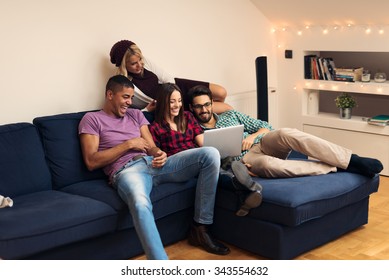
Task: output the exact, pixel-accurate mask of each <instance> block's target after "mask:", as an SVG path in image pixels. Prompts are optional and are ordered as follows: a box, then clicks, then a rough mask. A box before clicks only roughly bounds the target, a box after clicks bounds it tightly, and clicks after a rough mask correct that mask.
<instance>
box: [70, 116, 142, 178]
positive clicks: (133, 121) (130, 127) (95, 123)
mask: <svg viewBox="0 0 389 280" xmlns="http://www.w3.org/2000/svg"><path fill="white" fill-rule="evenodd" d="M148 124H149V122H148V121H147V119H146V118H145V116H144V115H143V113H142V112H141V111H140V110H138V109H127V112H126V114H125V115H124V117H113V116H110V115H108V114H107V113H105V112H104V111H103V110H101V111H98V112H89V113H86V114H85V116H84V117H83V118H82V120H81V122H80V124H79V126H78V133H79V134H92V135H96V136H98V137H99V151H103V150H106V149H109V148H112V147H114V146H116V145H119V144H121V143H123V142H124V141H127V140H129V139H132V138H137V137H140V136H141V134H140V128H141V127H142V126H143V125H148ZM137 155H146V154H145V153H142V152H140V151H135V150H128V151H127V152H126V153H125V154H123V155H122V156H121V157H120V158H118V159H117V160H116V161H114V162H113V163H111V164H109V165H107V166H105V167H104V168H103V170H104V173H105V174H107V175H108V176H109V177H110V178H111V179H112V176H113V175H114V174H115V173H116V172H117V171H118V170H119V169H120V168H122V167H123V166H124V165H125V164H126V163H127V162H128V161H130V160H131V159H132V158H133V157H135V156H137Z"/></svg>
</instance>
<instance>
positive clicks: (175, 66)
mask: <svg viewBox="0 0 389 280" xmlns="http://www.w3.org/2000/svg"><path fill="white" fill-rule="evenodd" d="M269 30H270V24H269V22H268V20H267V19H266V18H265V17H264V16H263V15H262V14H261V12H260V11H258V9H257V8H255V6H254V5H253V4H252V2H250V1H249V0H212V1H209V0H186V1H183V0H165V1H160V0H141V1H139V0H137V1H133V0H99V1H92V0H85V1H77V0H68V1H55V0H52V1H50V0H35V1H29V0H13V1H7V2H6V3H5V1H2V3H1V8H0V37H1V44H0V100H1V103H0V112H1V113H0V124H4V123H9V122H19V121H27V122H31V121H32V119H33V118H34V117H36V116H43V115H50V114H57V113H64V112H75V111H82V110H89V109H96V108H99V107H100V106H101V104H102V101H103V96H104V87H105V83H106V80H107V79H108V78H109V77H110V76H111V75H113V74H114V73H115V68H114V66H113V65H112V64H110V62H109V51H110V48H111V46H112V45H113V44H114V43H115V42H117V41H119V40H122V39H129V40H132V41H134V42H136V43H137V44H138V45H139V46H140V48H141V49H142V51H143V53H144V54H145V55H146V56H147V57H149V58H150V59H152V60H153V61H154V62H156V63H157V64H159V65H160V66H161V67H163V68H165V70H167V71H169V72H171V73H172V74H174V75H176V76H178V77H185V78H193V79H202V80H207V81H211V82H214V83H218V84H222V85H223V86H225V87H226V88H227V90H228V92H229V94H230V95H231V96H232V95H234V94H237V93H240V92H248V91H254V90H255V88H256V84H255V65H254V61H255V58H256V57H257V56H260V55H267V56H269V57H271V58H272V59H270V62H269V71H270V72H269V76H270V77H269V83H270V84H272V85H275V83H276V75H275V73H276V53H275V38H274V37H273V36H271V35H270V34H269Z"/></svg>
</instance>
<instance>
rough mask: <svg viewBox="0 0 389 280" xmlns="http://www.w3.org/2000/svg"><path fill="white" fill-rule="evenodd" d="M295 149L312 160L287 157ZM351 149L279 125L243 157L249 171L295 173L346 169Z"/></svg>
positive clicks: (271, 174)
mask: <svg viewBox="0 0 389 280" xmlns="http://www.w3.org/2000/svg"><path fill="white" fill-rule="evenodd" d="M292 150H295V151H297V152H300V153H303V154H305V155H307V156H309V157H310V158H314V159H315V160H313V161H304V160H286V158H287V157H288V155H289V153H290V152H291V151H292ZM351 154H352V152H351V150H349V149H346V148H343V147H341V146H339V145H336V144H333V143H331V142H329V141H326V140H324V139H321V138H319V137H316V136H313V135H311V134H308V133H305V132H302V131H300V130H297V129H293V128H281V129H278V130H274V131H271V132H269V133H267V134H266V135H265V136H264V137H263V138H262V140H261V142H260V143H258V144H255V145H253V146H252V147H251V149H250V150H249V152H248V153H247V154H246V155H245V156H244V157H243V159H242V161H243V162H244V163H248V164H250V165H251V166H252V167H251V168H250V171H251V172H253V173H254V174H256V175H258V176H260V177H264V178H282V177H297V176H306V175H319V174H327V173H329V172H336V171H337V168H342V169H346V168H347V166H348V164H349V162H350V158H351Z"/></svg>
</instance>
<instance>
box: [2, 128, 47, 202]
mask: <svg viewBox="0 0 389 280" xmlns="http://www.w3.org/2000/svg"><path fill="white" fill-rule="evenodd" d="M0 180H1V183H0V194H1V195H3V196H9V197H11V198H14V197H15V196H18V195H22V194H28V193H32V192H37V191H43V190H49V189H51V177H50V173H49V169H48V167H47V164H46V161H45V155H44V153H43V149H42V143H41V141H40V138H39V134H38V132H37V130H36V128H35V126H33V125H32V124H30V123H17V124H7V125H2V126H0Z"/></svg>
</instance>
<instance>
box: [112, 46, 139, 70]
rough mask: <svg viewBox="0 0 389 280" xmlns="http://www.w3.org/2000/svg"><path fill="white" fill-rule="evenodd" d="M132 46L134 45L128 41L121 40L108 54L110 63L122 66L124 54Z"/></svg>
mask: <svg viewBox="0 0 389 280" xmlns="http://www.w3.org/2000/svg"><path fill="white" fill-rule="evenodd" d="M132 45H135V43H134V42H131V41H128V40H121V41H119V42H117V43H116V44H115V45H113V47H112V49H111V52H110V53H109V55H110V57H111V62H112V63H113V64H115V65H116V66H117V67H119V66H120V64H122V60H123V57H124V54H125V53H126V51H127V50H128V48H129V47H130V46H132Z"/></svg>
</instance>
